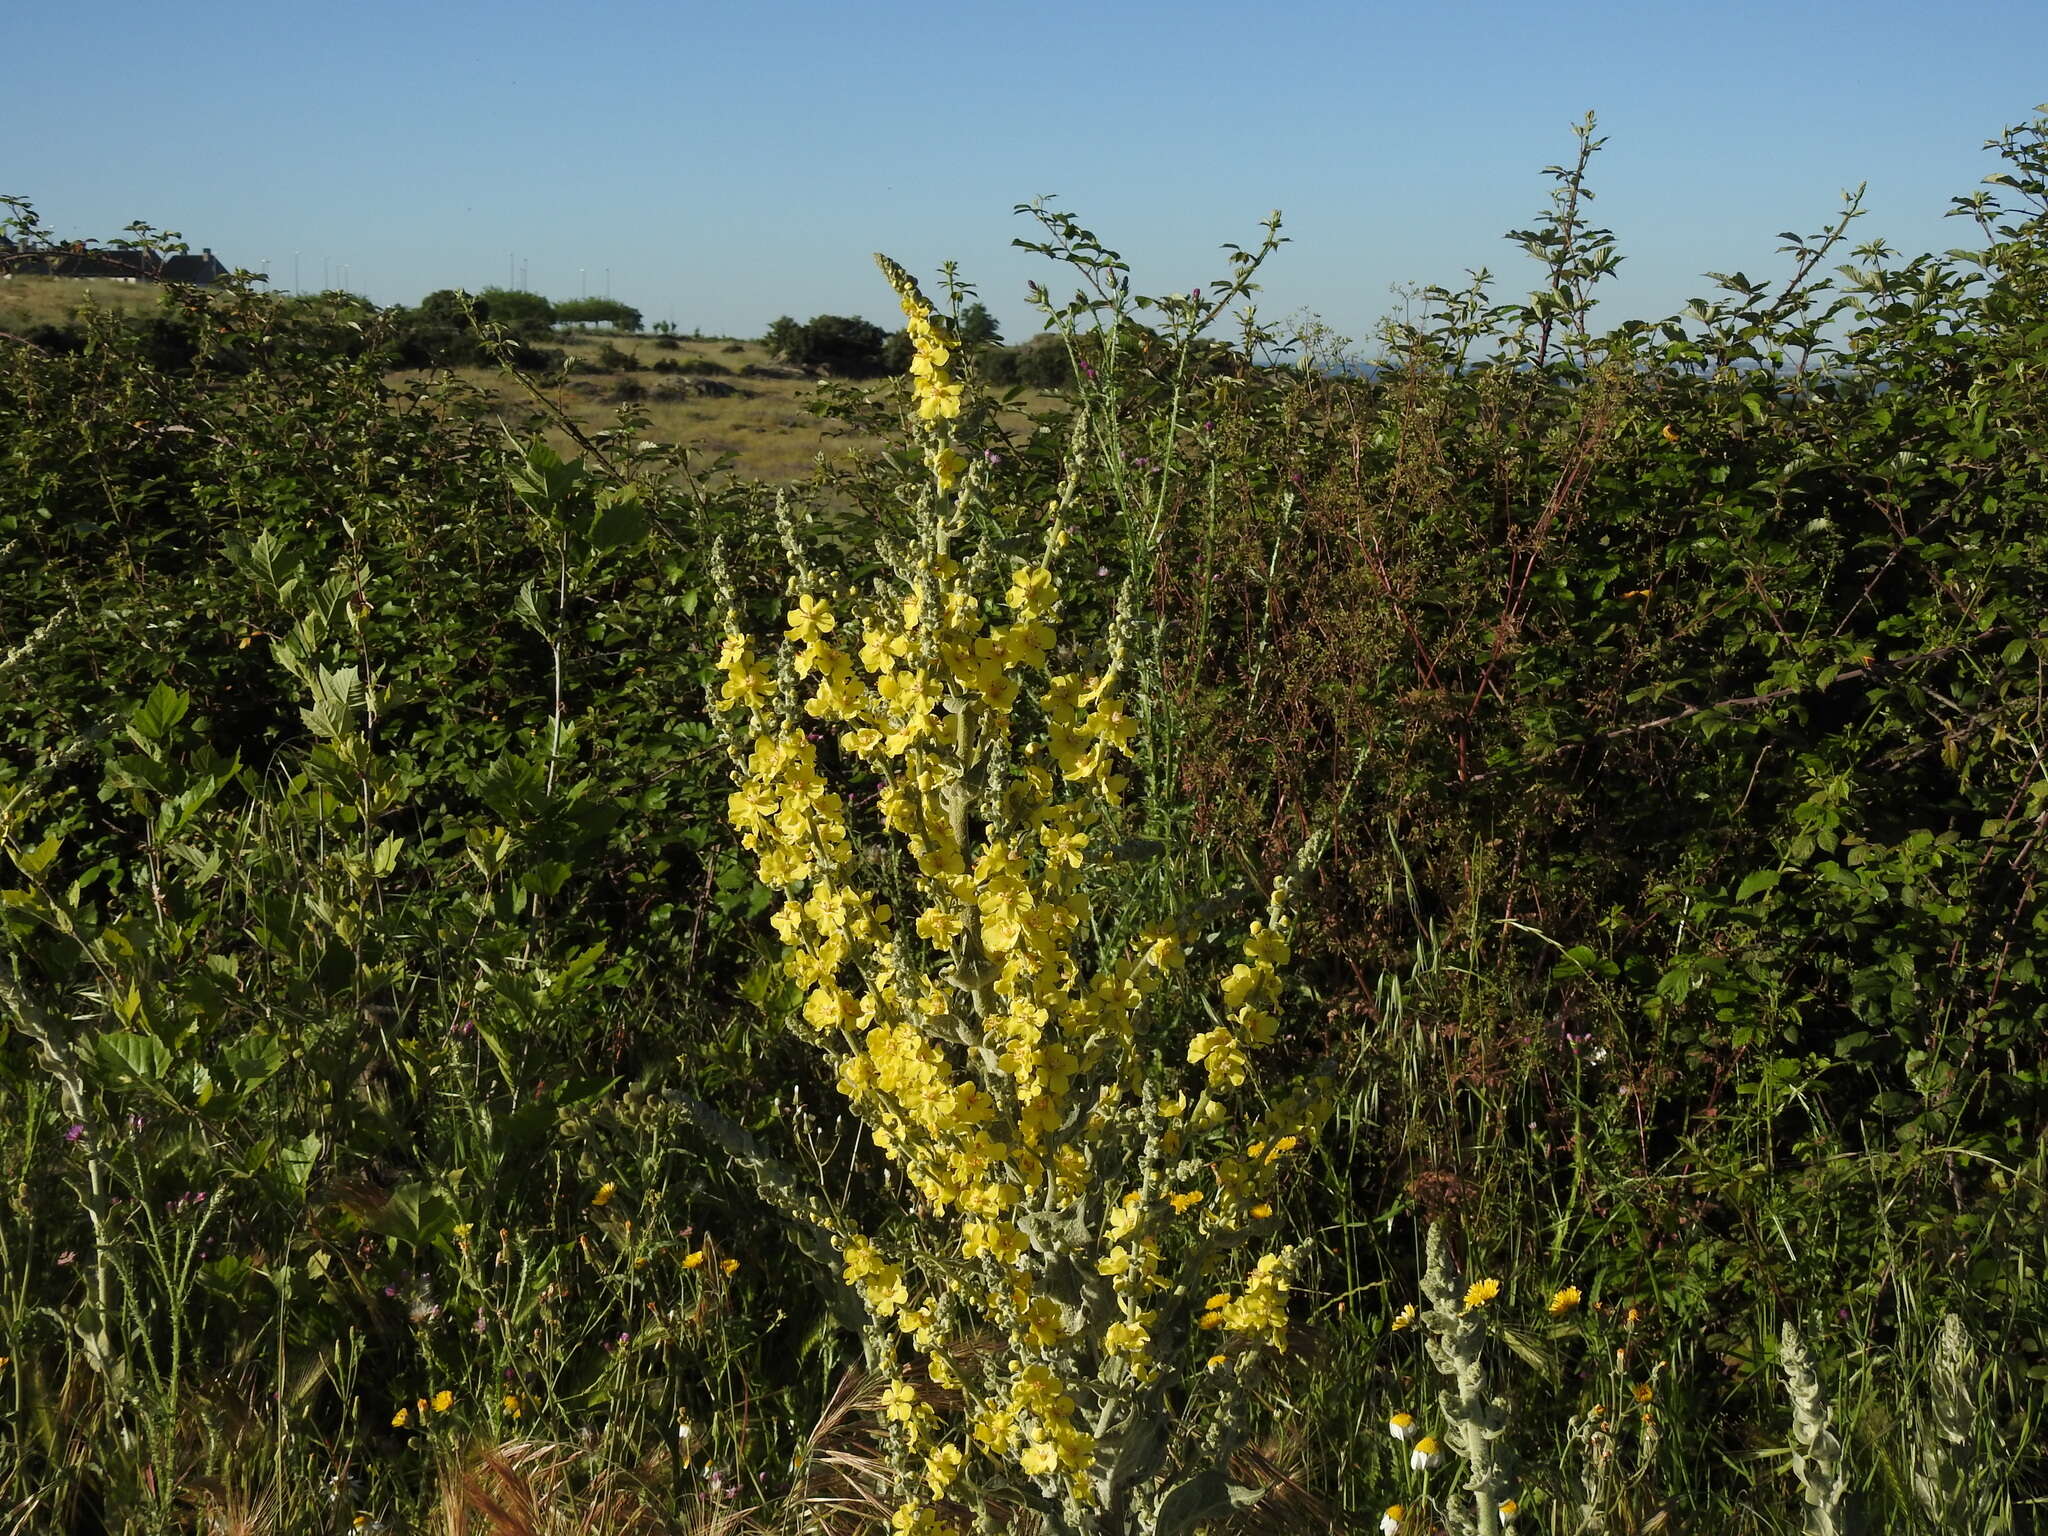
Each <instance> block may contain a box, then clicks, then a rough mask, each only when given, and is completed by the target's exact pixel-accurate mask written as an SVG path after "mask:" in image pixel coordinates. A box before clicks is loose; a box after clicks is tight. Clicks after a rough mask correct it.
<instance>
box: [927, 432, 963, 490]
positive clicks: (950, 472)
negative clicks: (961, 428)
mask: <svg viewBox="0 0 2048 1536" xmlns="http://www.w3.org/2000/svg"><path fill="white" fill-rule="evenodd" d="M925 462H926V463H927V464H929V465H931V467H932V473H933V474H934V475H935V476H937V477H938V482H939V489H940V490H942V491H950V490H951V489H953V487H954V485H955V484H956V483H957V482H958V481H959V479H960V472H961V471H962V470H963V469H965V468H966V467H967V461H966V460H965V459H963V458H961V457H960V455H959V454H958V453H956V452H954V450H953V448H952V445H951V444H948V445H947V446H946V447H944V448H936V449H933V450H932V451H931V452H930V453H928V454H926V455H925Z"/></svg>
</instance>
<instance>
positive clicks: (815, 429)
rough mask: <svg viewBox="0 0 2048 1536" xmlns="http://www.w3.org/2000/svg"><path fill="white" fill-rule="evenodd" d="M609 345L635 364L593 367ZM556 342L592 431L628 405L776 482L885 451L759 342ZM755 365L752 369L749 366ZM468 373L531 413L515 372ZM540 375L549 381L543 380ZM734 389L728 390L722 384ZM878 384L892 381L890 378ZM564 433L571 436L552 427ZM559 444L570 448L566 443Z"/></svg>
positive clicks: (551, 391) (1034, 409) (738, 467)
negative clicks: (662, 369) (666, 367)
mask: <svg viewBox="0 0 2048 1536" xmlns="http://www.w3.org/2000/svg"><path fill="white" fill-rule="evenodd" d="M607 343H609V344H610V345H612V346H614V347H616V348H618V350H620V351H621V352H627V353H630V354H632V355H633V356H634V357H636V358H637V359H639V361H640V363H641V368H640V369H639V370H638V371H633V372H625V371H621V372H609V373H598V372H595V371H593V370H594V369H595V368H596V366H597V362H598V354H599V353H600V351H601V350H602V349H603V347H604V346H605V345H606V344H607ZM548 345H561V346H563V347H564V349H565V350H566V351H567V352H568V353H569V356H570V358H571V360H572V367H571V371H570V372H569V374H568V375H567V376H566V377H565V378H561V379H549V380H548V381H546V382H545V383H544V384H543V392H544V393H545V395H546V397H547V398H548V400H549V401H551V402H552V403H553V404H555V405H556V406H558V407H559V408H560V409H561V410H562V411H563V412H564V413H565V414H566V415H567V416H568V417H569V419H570V420H572V421H574V422H575V423H576V425H577V426H578V427H579V428H581V429H582V430H583V431H585V432H592V431H597V430H601V429H604V428H609V427H612V426H614V425H616V423H617V420H618V414H619V411H620V409H621V408H622V406H624V405H627V404H630V406H631V408H632V410H633V411H634V412H635V413H636V414H638V415H639V416H641V417H643V418H644V419H645V421H646V428H645V431H644V433H643V435H644V436H646V437H649V438H652V439H654V440H655V441H657V442H664V443H671V444H675V445H676V446H679V447H684V448H689V449H692V450H695V451H696V452H698V453H699V454H701V455H703V457H704V458H705V459H706V460H712V459H716V458H717V457H718V456H719V455H722V454H729V455H731V471H732V473H733V474H735V475H738V476H740V477H741V478H743V479H752V480H763V481H768V482H771V483H775V482H787V481H792V480H797V479H800V478H802V477H803V476H805V475H807V474H809V473H810V472H811V470H812V469H813V468H815V467H816V466H817V464H818V463H819V461H820V460H821V459H824V460H832V459H838V458H843V457H852V458H856V459H858V458H861V457H865V456H870V455H873V454H874V453H876V452H878V451H879V450H880V449H881V448H882V446H883V444H882V442H881V440H880V439H878V438H875V437H871V436H867V435H865V434H860V433H855V432H852V431H850V430H849V429H848V428H847V427H846V426H844V425H843V424H842V423H839V422H836V421H831V420H828V419H826V418H824V417H821V416H817V415H813V414H812V413H811V412H810V410H809V409H808V407H809V405H810V403H811V402H812V400H814V399H815V398H816V396H817V393H818V387H819V386H818V382H817V381H816V380H815V379H811V378H808V377H805V376H803V375H802V374H800V373H798V372H797V371H796V370H794V369H790V368H785V367H781V366H779V365H778V364H777V363H776V362H775V360H774V359H773V358H771V357H770V356H769V355H768V352H767V351H766V349H765V348H763V347H762V346H761V344H760V343H759V342H753V341H732V340H727V339H724V338H710V339H694V338H693V339H684V338H680V337H679V338H677V344H676V345H675V346H674V347H672V348H668V347H663V346H662V345H661V344H660V343H659V342H658V341H657V340H656V339H655V338H654V337H651V336H606V335H602V334H599V335H576V334H570V335H566V336H563V337H561V338H558V340H557V341H555V342H551V343H548ZM664 358H666V359H671V360H673V361H676V362H680V363H682V364H683V365H684V366H685V367H688V366H689V364H690V362H691V360H693V359H695V360H703V361H709V362H713V363H716V364H718V365H719V366H721V367H723V368H727V369H730V370H731V372H730V373H727V374H713V375H701V374H689V373H655V372H653V371H652V369H653V365H654V364H655V363H657V362H659V361H661V360H662V359H664ZM749 369H752V370H755V371H754V372H752V373H749V372H747V370H749ZM459 376H460V377H462V378H464V379H466V380H467V381H468V382H470V383H471V384H473V385H474V386H475V387H476V388H477V389H479V390H480V391H481V392H483V393H484V394H485V395H486V396H487V397H489V398H490V399H492V400H495V401H497V402H499V403H500V405H501V407H502V409H503V410H504V420H505V422H506V425H508V426H510V427H513V428H514V429H515V430H516V429H517V428H518V427H519V426H520V425H521V424H522V423H524V422H525V421H527V420H528V419H529V418H530V416H531V412H532V407H533V399H532V395H531V394H530V393H529V392H528V390H527V389H526V388H525V387H524V386H523V385H522V384H521V383H520V382H519V381H517V380H515V379H511V378H508V377H506V376H505V375H503V374H502V373H499V372H497V371H494V370H491V369H481V368H474V369H463V370H461V371H460V374H459ZM698 378H704V379H706V380H707V381H708V383H709V384H710V385H711V386H712V388H711V389H710V390H708V391H705V392H702V393H700V392H698V390H697V388H696V387H695V385H694V384H693V380H695V379H698ZM535 382H536V383H541V382H542V381H540V380H536V381H535ZM621 385H628V386H637V389H638V390H639V391H641V392H644V394H645V396H646V398H644V399H641V400H635V401H631V402H626V401H622V400H620V399H618V398H617V395H618V392H619V387H620V386H621ZM721 386H722V387H724V388H729V389H730V390H731V391H732V393H730V394H727V393H723V392H722V390H721V388H720V387H721ZM875 387H876V388H878V389H884V390H886V389H889V388H890V387H891V386H890V385H889V384H888V383H887V382H886V381H877V382H876V385H875ZM1060 403H1061V402H1060V401H1059V400H1058V398H1057V397H1056V396H1052V395H1034V396H1029V397H1027V398H1026V399H1025V400H1023V401H1022V402H1020V409H1019V410H1018V411H1017V412H1014V413H1011V414H1010V415H1009V416H1008V417H1006V419H1005V425H1007V426H1009V427H1011V428H1012V429H1013V430H1014V429H1016V428H1018V427H1021V426H1023V425H1025V423H1026V418H1027V417H1028V416H1031V415H1035V414H1038V413H1041V412H1044V411H1047V410H1050V409H1055V408H1057V407H1058V406H1059V405H1060ZM551 436H552V437H555V438H561V437H563V436H564V434H559V433H556V434H551ZM556 446H558V447H567V446H568V444H567V443H566V442H565V441H557V443H556Z"/></svg>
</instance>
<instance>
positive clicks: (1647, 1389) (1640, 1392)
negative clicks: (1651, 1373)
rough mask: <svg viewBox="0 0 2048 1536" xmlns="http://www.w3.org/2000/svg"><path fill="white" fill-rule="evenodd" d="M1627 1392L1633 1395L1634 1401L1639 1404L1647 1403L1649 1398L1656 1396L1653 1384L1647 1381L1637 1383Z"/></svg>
mask: <svg viewBox="0 0 2048 1536" xmlns="http://www.w3.org/2000/svg"><path fill="white" fill-rule="evenodd" d="M1629 1391H1630V1392H1631V1393H1632V1394H1633V1395H1634V1397H1635V1400H1636V1401H1637V1402H1639V1403H1647V1402H1648V1401H1649V1400H1650V1399H1651V1398H1653V1397H1655V1396H1656V1395H1657V1388H1656V1385H1655V1383H1653V1382H1648V1381H1639V1382H1637V1383H1636V1384H1635V1385H1634V1386H1633V1387H1631V1388H1629Z"/></svg>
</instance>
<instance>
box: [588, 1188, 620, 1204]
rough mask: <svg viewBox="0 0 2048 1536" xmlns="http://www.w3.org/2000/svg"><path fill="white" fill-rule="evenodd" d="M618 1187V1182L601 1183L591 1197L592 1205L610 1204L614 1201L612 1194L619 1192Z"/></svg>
mask: <svg viewBox="0 0 2048 1536" xmlns="http://www.w3.org/2000/svg"><path fill="white" fill-rule="evenodd" d="M618 1189H619V1186H618V1185H616V1184H609V1183H607V1184H600V1185H598V1186H597V1193H596V1194H594V1195H592V1196H591V1197H590V1203H591V1204H592V1205H610V1204H611V1203H612V1196H613V1195H615V1194H617V1193H618Z"/></svg>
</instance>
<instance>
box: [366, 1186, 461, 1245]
mask: <svg viewBox="0 0 2048 1536" xmlns="http://www.w3.org/2000/svg"><path fill="white" fill-rule="evenodd" d="M458 1219H459V1213H458V1212H457V1211H456V1209H455V1202H454V1201H453V1200H450V1199H449V1198H448V1196H447V1195H446V1194H445V1193H443V1192H442V1191H441V1190H440V1189H438V1188H436V1187H435V1186H433V1185H431V1184H419V1183H413V1184H401V1185H399V1186H398V1187H397V1188H396V1189H394V1190H392V1191H391V1194H390V1197H389V1198H388V1199H386V1200H385V1202H384V1204H383V1205H382V1206H381V1207H379V1208H378V1210H377V1213H376V1214H375V1215H374V1216H372V1217H371V1218H370V1219H369V1221H367V1222H366V1223H364V1225H366V1226H367V1227H369V1229H370V1230H371V1231H372V1232H381V1233H383V1234H384V1236H386V1237H395V1238H397V1239H398V1241H400V1242H401V1243H410V1244H412V1245H413V1246H414V1247H416V1248H424V1247H428V1246H431V1245H432V1244H434V1243H437V1242H440V1241H441V1240H442V1239H443V1238H446V1237H447V1236H448V1235H449V1234H450V1233H452V1232H453V1231H454V1230H455V1223H456V1221H457V1220H458Z"/></svg>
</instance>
